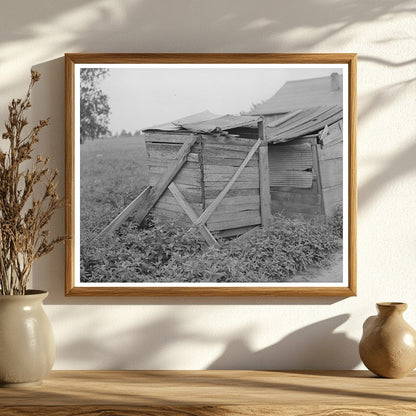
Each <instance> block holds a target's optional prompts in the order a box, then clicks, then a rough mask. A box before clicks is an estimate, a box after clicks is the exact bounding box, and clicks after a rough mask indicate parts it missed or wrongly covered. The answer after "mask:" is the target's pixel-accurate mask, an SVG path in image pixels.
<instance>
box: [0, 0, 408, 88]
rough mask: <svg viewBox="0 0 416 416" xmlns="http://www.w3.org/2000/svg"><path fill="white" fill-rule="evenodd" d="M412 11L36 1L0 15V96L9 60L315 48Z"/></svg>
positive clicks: (387, 1)
mask: <svg viewBox="0 0 416 416" xmlns="http://www.w3.org/2000/svg"><path fill="white" fill-rule="evenodd" d="M306 9H307V10H306ZM412 9H413V10H412ZM300 10H301V11H303V12H299V11H300ZM45 11H47V12H45ZM412 11H413V12H414V8H412V2H411V1H409V0H396V1H394V2H392V1H391V0H378V1H377V2H376V3H375V2H370V1H359V0H355V1H349V2H343V1H337V2H336V4H335V5H334V4H328V2H326V1H321V0H309V1H308V3H307V7H305V2H304V1H303V0H292V1H291V2H287V1H275V0H263V1H262V2H261V7H259V5H258V4H257V3H255V2H252V1H250V0H244V1H240V2H239V3H238V7H236V4H235V2H233V1H223V0H213V1H210V2H206V1H193V0H176V1H175V7H169V5H168V2H166V1H165V0H154V1H151V2H148V1H140V2H139V1H136V0H125V1H124V2H114V1H111V0H110V1H109V0H90V1H89V2H85V1H83V0H71V1H70V2H54V1H50V0H38V1H37V2H36V7H35V8H34V7H22V5H21V2H18V1H16V2H9V4H8V5H7V8H5V12H4V13H2V16H0V39H1V42H0V68H1V66H2V65H3V68H6V65H7V71H8V72H9V73H10V77H8V78H7V80H8V82H7V83H5V84H1V83H0V96H2V95H3V93H5V92H6V91H5V90H6V89H10V87H11V86H12V87H13V86H14V84H16V85H17V84H19V79H17V78H16V77H15V72H16V71H14V70H13V69H14V68H15V66H13V65H15V64H14V62H20V64H21V65H22V64H23V65H24V66H26V67H30V66H31V65H33V64H34V63H38V62H42V61H44V60H46V59H48V58H50V57H51V56H59V55H61V54H62V52H63V51H66V52H230V51H232V52H262V51H275V52H307V51H312V50H315V51H319V45H320V43H321V42H323V41H327V40H328V39H330V38H331V37H333V36H334V35H337V34H340V33H342V32H343V31H345V30H346V29H348V28H350V27H351V26H356V25H359V24H361V23H369V22H374V21H377V20H379V19H380V18H382V17H388V18H391V17H392V16H393V15H401V14H404V13H411V12H412ZM15 16H18V19H19V31H18V32H17V31H16V18H15ZM299 30H300V31H301V32H300V31H299ZM195 33H197V34H198V36H195V35H194V34H195ZM9 44H13V45H14V48H8V46H9ZM1 45H4V46H5V53H4V54H2V53H1ZM19 48H20V50H19ZM23 48H25V49H26V50H22V49H23ZM2 56H3V57H4V58H2ZM4 70H5V69H4ZM6 75H7V74H6ZM5 79H6V77H5Z"/></svg>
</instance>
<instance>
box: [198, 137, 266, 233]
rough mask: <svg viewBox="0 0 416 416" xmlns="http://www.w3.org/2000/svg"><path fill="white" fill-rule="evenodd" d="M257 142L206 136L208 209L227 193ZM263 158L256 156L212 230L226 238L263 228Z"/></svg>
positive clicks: (218, 213)
mask: <svg viewBox="0 0 416 416" xmlns="http://www.w3.org/2000/svg"><path fill="white" fill-rule="evenodd" d="M254 143H255V141H254V140H253V139H247V138H242V137H235V136H229V137H224V136H212V135H204V136H203V144H202V164H203V182H204V184H203V185H204V197H205V205H206V206H207V207H208V206H209V204H210V203H212V202H213V201H214V199H215V198H216V197H217V195H218V194H219V193H220V192H221V191H222V190H223V189H224V187H225V186H226V184H227V183H228V182H229V180H230V179H231V178H232V176H233V175H234V173H235V172H236V171H237V169H238V167H239V166H240V165H241V164H242V162H243V161H244V159H245V157H246V156H247V154H248V153H249V151H250V149H251V148H252V147H253V145H254ZM258 160H259V157H258V152H256V153H255V154H254V156H253V157H252V158H251V160H250V161H249V162H248V164H247V166H246V167H245V168H244V169H243V171H242V173H241V175H240V176H239V177H238V179H237V181H236V182H235V183H234V185H233V186H232V188H231V190H230V191H229V192H228V193H227V195H226V196H225V198H224V199H223V200H222V201H221V204H220V205H219V206H218V208H217V209H216V210H215V211H214V213H213V214H212V216H211V217H210V219H209V220H208V222H207V226H208V229H209V230H211V231H215V232H220V231H224V230H227V231H226V232H225V231H224V235H225V234H226V235H228V236H229V235H232V234H233V232H232V230H235V234H241V230H242V229H244V230H245V231H247V229H246V228H245V227H249V226H255V225H259V224H260V223H261V218H260V190H259V188H260V181H259V165H258V164H259V162H258Z"/></svg>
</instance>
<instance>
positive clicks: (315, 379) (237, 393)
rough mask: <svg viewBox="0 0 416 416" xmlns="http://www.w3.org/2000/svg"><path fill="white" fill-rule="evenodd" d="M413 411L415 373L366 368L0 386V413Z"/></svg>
mask: <svg viewBox="0 0 416 416" xmlns="http://www.w3.org/2000/svg"><path fill="white" fill-rule="evenodd" d="M3 414H4V415H7V416H12V415H28V416H29V415H30V416H32V415H39V416H41V415H54V416H62V415H71V416H76V415H83V416H86V415H97V416H98V415H100V416H104V415H105V416H109V415H111V416H113V415H121V416H124V415H129V416H131V415H146V416H153V415H158V416H159V415H161V416H171V415H187V416H191V415H195V416H196V415H197V416H207V415H221V416H223V415H238V416H243V415H244V416H248V415H250V416H262V415H285V416H301V415H302V416H306V415H307V416H311V415H319V416H325V415H328V416H329V415H331V416H335V415H342V416H355V415H356V416H358V415H360V416H362V415H367V414H368V415H370V414H371V415H373V416H374V415H377V416H379V415H383V416H384V415H386V416H393V415H400V416H405V415H416V373H414V374H411V375H410V376H408V377H406V378H403V379H383V378H378V377H375V376H373V375H371V373H369V372H367V371H302V372H299V371H53V372H52V373H51V375H50V376H49V377H48V378H47V379H46V380H44V382H43V384H42V385H41V386H38V387H29V388H27V387H26V388H18V389H16V388H14V389H0V415H3Z"/></svg>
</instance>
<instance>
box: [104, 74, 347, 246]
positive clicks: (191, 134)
mask: <svg viewBox="0 0 416 416" xmlns="http://www.w3.org/2000/svg"><path fill="white" fill-rule="evenodd" d="M299 84H302V85H299ZM341 86H342V82H340V80H339V78H338V76H337V77H335V76H331V77H326V78H323V79H321V78H318V79H313V80H303V81H292V82H290V83H286V84H285V85H284V86H283V87H282V89H281V90H279V91H278V92H277V93H276V94H275V95H274V96H273V97H272V98H271V99H270V100H268V101H266V102H265V103H263V104H262V105H261V106H259V107H257V108H256V109H255V110H254V111H253V112H252V113H251V114H250V115H245V116H234V115H225V116H220V115H216V114H212V113H210V112H208V111H205V112H202V113H198V114H194V115H191V116H188V117H185V118H182V119H179V120H175V121H173V122H169V123H166V124H163V125H158V126H153V127H150V128H147V129H145V130H144V133H145V142H146V150H147V156H148V159H147V160H148V168H149V186H148V187H147V188H146V189H145V190H144V191H143V192H142V193H141V194H140V195H139V196H138V197H137V198H136V199H135V200H134V201H133V202H132V203H131V204H130V205H129V206H128V207H126V209H125V210H124V211H123V212H122V213H121V214H119V215H118V216H117V217H116V218H115V219H114V220H113V221H112V222H111V223H110V224H109V225H108V226H107V227H106V228H105V229H104V230H103V231H102V233H103V232H107V231H109V230H114V229H115V228H117V227H118V226H119V225H120V223H121V222H122V221H124V220H125V219H126V218H128V217H129V216H132V215H134V216H135V218H136V220H138V221H139V222H141V221H142V220H143V219H144V218H145V216H146V215H147V214H148V213H149V212H152V213H153V215H154V216H156V217H158V218H161V219H165V220H174V221H176V222H177V223H179V224H181V225H183V226H185V227H191V226H194V227H197V228H198V229H199V230H200V232H201V234H202V235H203V236H204V238H205V239H206V241H207V242H208V243H209V244H217V240H216V236H217V235H220V236H222V237H225V236H234V235H240V234H243V233H244V232H246V231H248V230H249V229H251V228H253V227H254V226H257V225H260V224H261V225H263V226H267V225H268V224H269V223H270V220H271V216H272V214H273V213H276V212H278V213H283V214H285V215H288V216H299V215H301V216H305V217H318V218H324V219H327V218H329V217H331V216H332V215H333V213H334V210H335V207H336V205H337V204H339V203H340V202H342V195H343V191H342V190H343V187H342V179H343V162H342V157H343V154H342V149H343V145H342V143H343V134H342V87H341ZM305 95H306V96H307V99H306V98H305ZM282 100H283V104H282ZM312 104H314V105H312Z"/></svg>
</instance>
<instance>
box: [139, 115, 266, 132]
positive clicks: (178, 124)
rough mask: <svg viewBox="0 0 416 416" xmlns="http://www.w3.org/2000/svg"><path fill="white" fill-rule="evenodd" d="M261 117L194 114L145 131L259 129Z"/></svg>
mask: <svg viewBox="0 0 416 416" xmlns="http://www.w3.org/2000/svg"><path fill="white" fill-rule="evenodd" d="M259 120H260V117H257V116H235V115H231V114H226V115H223V116H220V115H218V114H213V113H211V112H209V111H204V112H202V113H197V114H192V115H190V116H188V117H184V118H181V119H178V120H175V121H172V122H170V123H165V124H159V125H157V126H152V127H148V128H146V129H144V131H151V130H159V131H160V130H162V131H180V130H182V131H183V130H187V131H192V132H195V133H213V132H216V131H226V130H230V129H235V128H237V127H253V128H254V127H257V122H258V121H259Z"/></svg>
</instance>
